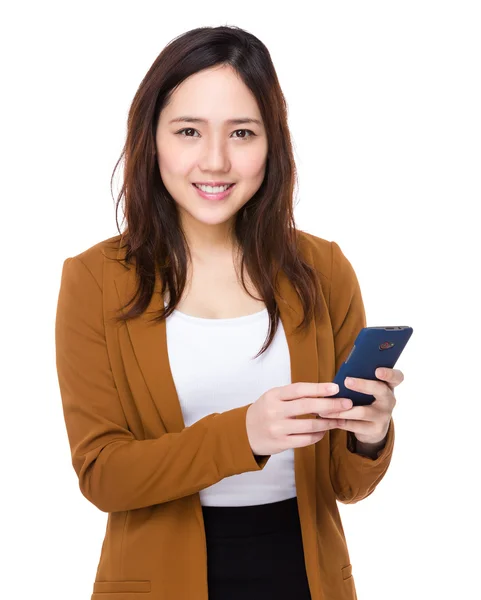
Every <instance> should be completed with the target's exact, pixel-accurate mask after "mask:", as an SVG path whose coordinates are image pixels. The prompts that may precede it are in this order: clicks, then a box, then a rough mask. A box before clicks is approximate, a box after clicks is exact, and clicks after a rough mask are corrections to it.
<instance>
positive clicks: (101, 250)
mask: <svg viewBox="0 0 481 600" xmlns="http://www.w3.org/2000/svg"><path fill="white" fill-rule="evenodd" d="M121 239H122V235H120V234H119V235H115V236H113V237H110V238H107V239H105V240H102V241H100V242H97V243H96V244H94V245H92V246H90V247H88V248H86V249H85V250H82V251H81V252H79V253H78V254H75V255H74V256H71V257H68V258H67V259H65V261H64V264H65V263H67V262H70V261H74V262H76V263H81V264H82V265H83V266H84V267H85V268H86V269H87V270H88V271H90V274H91V275H92V276H93V277H94V279H95V280H96V281H97V283H98V284H99V286H100V287H102V273H103V265H104V260H105V259H106V258H111V259H116V258H117V255H118V252H119V249H120V244H121ZM80 268H81V267H80Z"/></svg>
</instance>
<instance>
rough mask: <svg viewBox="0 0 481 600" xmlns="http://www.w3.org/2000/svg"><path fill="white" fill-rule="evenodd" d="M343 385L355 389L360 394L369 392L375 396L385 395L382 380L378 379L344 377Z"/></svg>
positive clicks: (385, 388) (384, 385)
mask: <svg viewBox="0 0 481 600" xmlns="http://www.w3.org/2000/svg"><path fill="white" fill-rule="evenodd" d="M344 385H345V386H346V387H347V388H349V389H350V390H356V392H361V393H362V394H371V395H372V396H374V397H375V398H382V397H383V396H387V393H386V392H387V390H388V389H389V388H387V387H386V384H385V383H384V381H378V380H374V379H361V378H358V377H346V379H345V380H344Z"/></svg>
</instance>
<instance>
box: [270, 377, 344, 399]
mask: <svg viewBox="0 0 481 600" xmlns="http://www.w3.org/2000/svg"><path fill="white" fill-rule="evenodd" d="M275 389H276V391H277V393H278V395H279V396H278V397H279V398H280V400H297V399H298V398H304V397H310V398H316V397H319V396H330V395H331V394H337V392H338V391H339V386H338V385H337V384H334V383H332V382H329V381H327V382H322V383H310V382H308V381H297V382H295V383H291V384H288V385H283V386H280V387H278V388H275Z"/></svg>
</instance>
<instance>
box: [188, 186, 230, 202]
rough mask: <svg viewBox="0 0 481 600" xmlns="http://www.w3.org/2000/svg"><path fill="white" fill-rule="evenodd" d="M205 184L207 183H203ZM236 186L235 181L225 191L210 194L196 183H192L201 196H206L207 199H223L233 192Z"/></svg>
mask: <svg viewBox="0 0 481 600" xmlns="http://www.w3.org/2000/svg"><path fill="white" fill-rule="evenodd" d="M203 185H205V184H203ZM221 185H222V184H221ZM223 185H227V184H223ZM235 186H236V184H235V183H234V184H232V185H231V186H230V188H227V189H226V191H225V192H219V193H218V194H208V193H207V192H203V191H202V190H200V189H199V188H198V187H196V186H195V184H194V183H193V184H192V187H193V188H194V190H195V191H196V192H197V193H198V194H199V196H201V197H202V198H205V199H206V200H223V199H224V198H227V196H228V195H229V194H230V193H231V192H232V190H233V189H234V188H235Z"/></svg>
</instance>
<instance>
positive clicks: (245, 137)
mask: <svg viewBox="0 0 481 600" xmlns="http://www.w3.org/2000/svg"><path fill="white" fill-rule="evenodd" d="M184 131H197V129H193V128H192V127H185V128H184V129H180V130H179V131H176V135H181V136H182V137H194V136H193V135H183V132H184ZM239 131H244V132H248V133H249V134H250V135H248V136H244V137H238V138H237V139H239V140H247V139H249V138H251V137H254V136H255V135H256V134H255V133H254V132H253V131H251V130H250V129H236V130H235V131H234V133H237V132H239ZM197 133H199V132H198V131H197Z"/></svg>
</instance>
